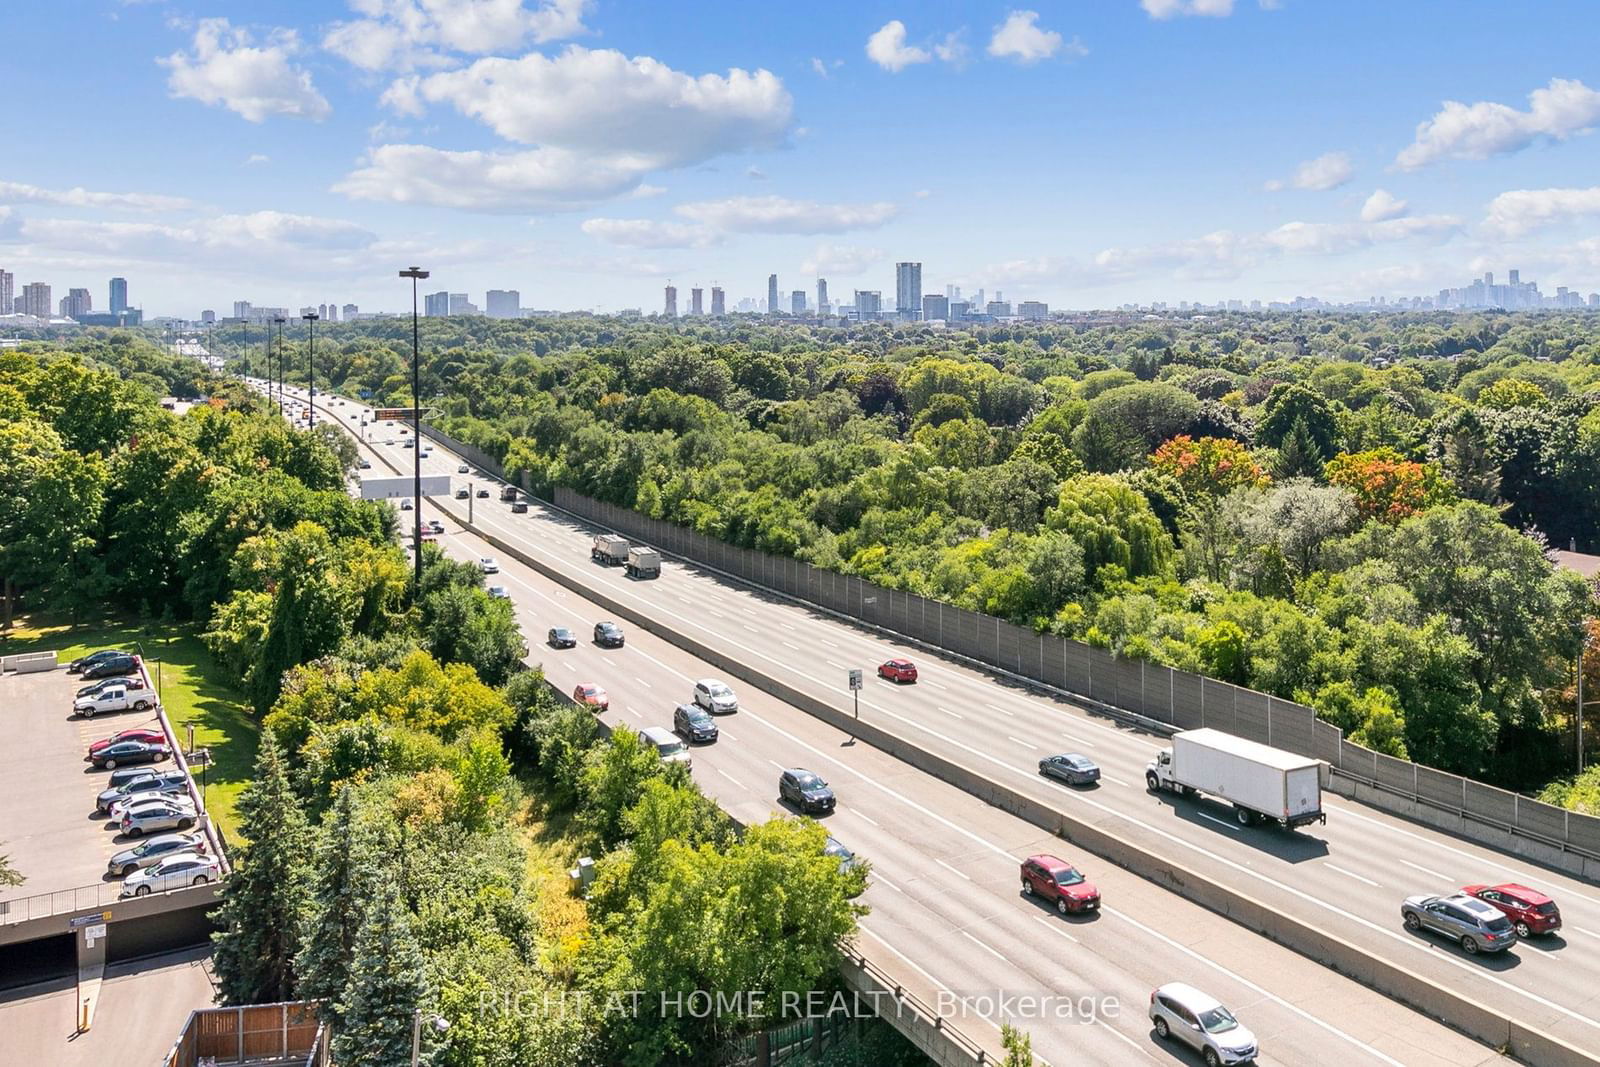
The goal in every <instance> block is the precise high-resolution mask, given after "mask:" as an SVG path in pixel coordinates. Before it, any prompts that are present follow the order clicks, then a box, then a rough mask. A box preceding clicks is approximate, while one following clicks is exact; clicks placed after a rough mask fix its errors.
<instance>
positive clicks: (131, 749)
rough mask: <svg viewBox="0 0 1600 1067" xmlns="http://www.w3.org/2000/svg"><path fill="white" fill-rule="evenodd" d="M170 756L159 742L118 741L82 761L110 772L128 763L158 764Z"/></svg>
mask: <svg viewBox="0 0 1600 1067" xmlns="http://www.w3.org/2000/svg"><path fill="white" fill-rule="evenodd" d="M170 755H172V750H171V749H169V748H168V747H167V746H166V744H165V743H164V742H161V741H118V742H117V743H116V744H114V745H107V746H106V747H105V748H102V749H101V750H100V751H99V752H91V753H89V754H88V755H87V756H85V757H83V761H84V762H85V763H92V764H94V765H95V766H96V767H104V768H105V769H106V770H108V771H112V770H116V769H117V768H118V767H121V766H124V765H126V764H129V763H160V762H161V761H162V760H164V759H166V758H167V757H168V756H170Z"/></svg>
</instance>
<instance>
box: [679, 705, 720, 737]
mask: <svg viewBox="0 0 1600 1067" xmlns="http://www.w3.org/2000/svg"><path fill="white" fill-rule="evenodd" d="M672 732H673V733H675V734H677V735H678V736H680V737H682V738H684V739H685V740H687V741H704V742H711V741H715V740H716V739H717V724H716V723H715V722H714V721H713V720H712V718H711V713H710V712H709V711H707V710H706V709H705V708H702V707H700V705H698V704H679V705H678V706H677V707H676V708H673V709H672Z"/></svg>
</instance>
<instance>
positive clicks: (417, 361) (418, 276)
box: [400, 267, 428, 596]
mask: <svg viewBox="0 0 1600 1067" xmlns="http://www.w3.org/2000/svg"><path fill="white" fill-rule="evenodd" d="M427 276H428V272H427V271H425V270H422V269H420V268H418V267H407V268H406V269H405V270H403V271H401V272H400V277H402V278H410V279H411V436H412V441H411V502H412V503H413V504H415V505H416V512H415V514H414V515H413V518H415V519H416V523H417V530H416V545H415V547H416V568H417V595H418V596H421V595H422V396H421V393H422V389H421V384H420V383H421V381H422V335H421V332H420V331H421V327H420V326H419V325H418V321H417V282H419V281H421V280H422V279H423V278H426V277H427Z"/></svg>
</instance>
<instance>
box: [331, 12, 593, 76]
mask: <svg viewBox="0 0 1600 1067" xmlns="http://www.w3.org/2000/svg"><path fill="white" fill-rule="evenodd" d="M350 6H351V7H352V8H353V9H354V10H355V11H356V13H357V14H361V15H365V16H367V17H366V18H360V19H355V20H353V21H350V22H336V23H334V24H333V27H332V28H331V29H330V30H329V31H328V33H327V35H326V36H325V37H324V38H323V41H322V46H323V47H324V48H326V49H327V50H328V51H330V52H333V53H334V54H336V55H339V56H342V57H344V58H345V59H346V60H348V61H349V62H350V63H353V64H354V65H356V66H358V67H360V68H362V69H363V70H413V69H416V68H419V67H422V68H426V67H441V66H449V65H451V64H452V63H453V60H452V59H451V58H450V54H451V53H457V54H459V53H465V54H468V55H483V54H486V53H489V52H496V51H509V50H511V49H514V48H517V47H519V46H520V45H522V44H523V42H525V41H528V40H532V41H533V42H534V43H536V44H545V43H547V42H550V41H559V40H563V39H565V38H568V37H575V36H577V35H578V34H581V33H584V32H586V31H587V27H585V26H584V24H583V16H584V14H585V12H586V11H587V10H588V8H589V7H590V2H589V0H543V2H542V3H537V4H535V6H534V7H533V8H531V9H530V8H529V7H528V6H527V5H526V4H525V3H524V2H523V0H351V5H350Z"/></svg>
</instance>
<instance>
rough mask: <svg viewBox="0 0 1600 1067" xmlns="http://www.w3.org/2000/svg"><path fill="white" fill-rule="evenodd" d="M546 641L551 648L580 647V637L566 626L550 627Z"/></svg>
mask: <svg viewBox="0 0 1600 1067" xmlns="http://www.w3.org/2000/svg"><path fill="white" fill-rule="evenodd" d="M544 639H545V642H546V643H547V644H549V646H550V647H551V648H577V647H578V635H577V634H575V633H573V632H572V631H571V630H569V629H567V628H566V627H565V626H552V627H550V632H549V633H547V634H546V635H545V638H544Z"/></svg>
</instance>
